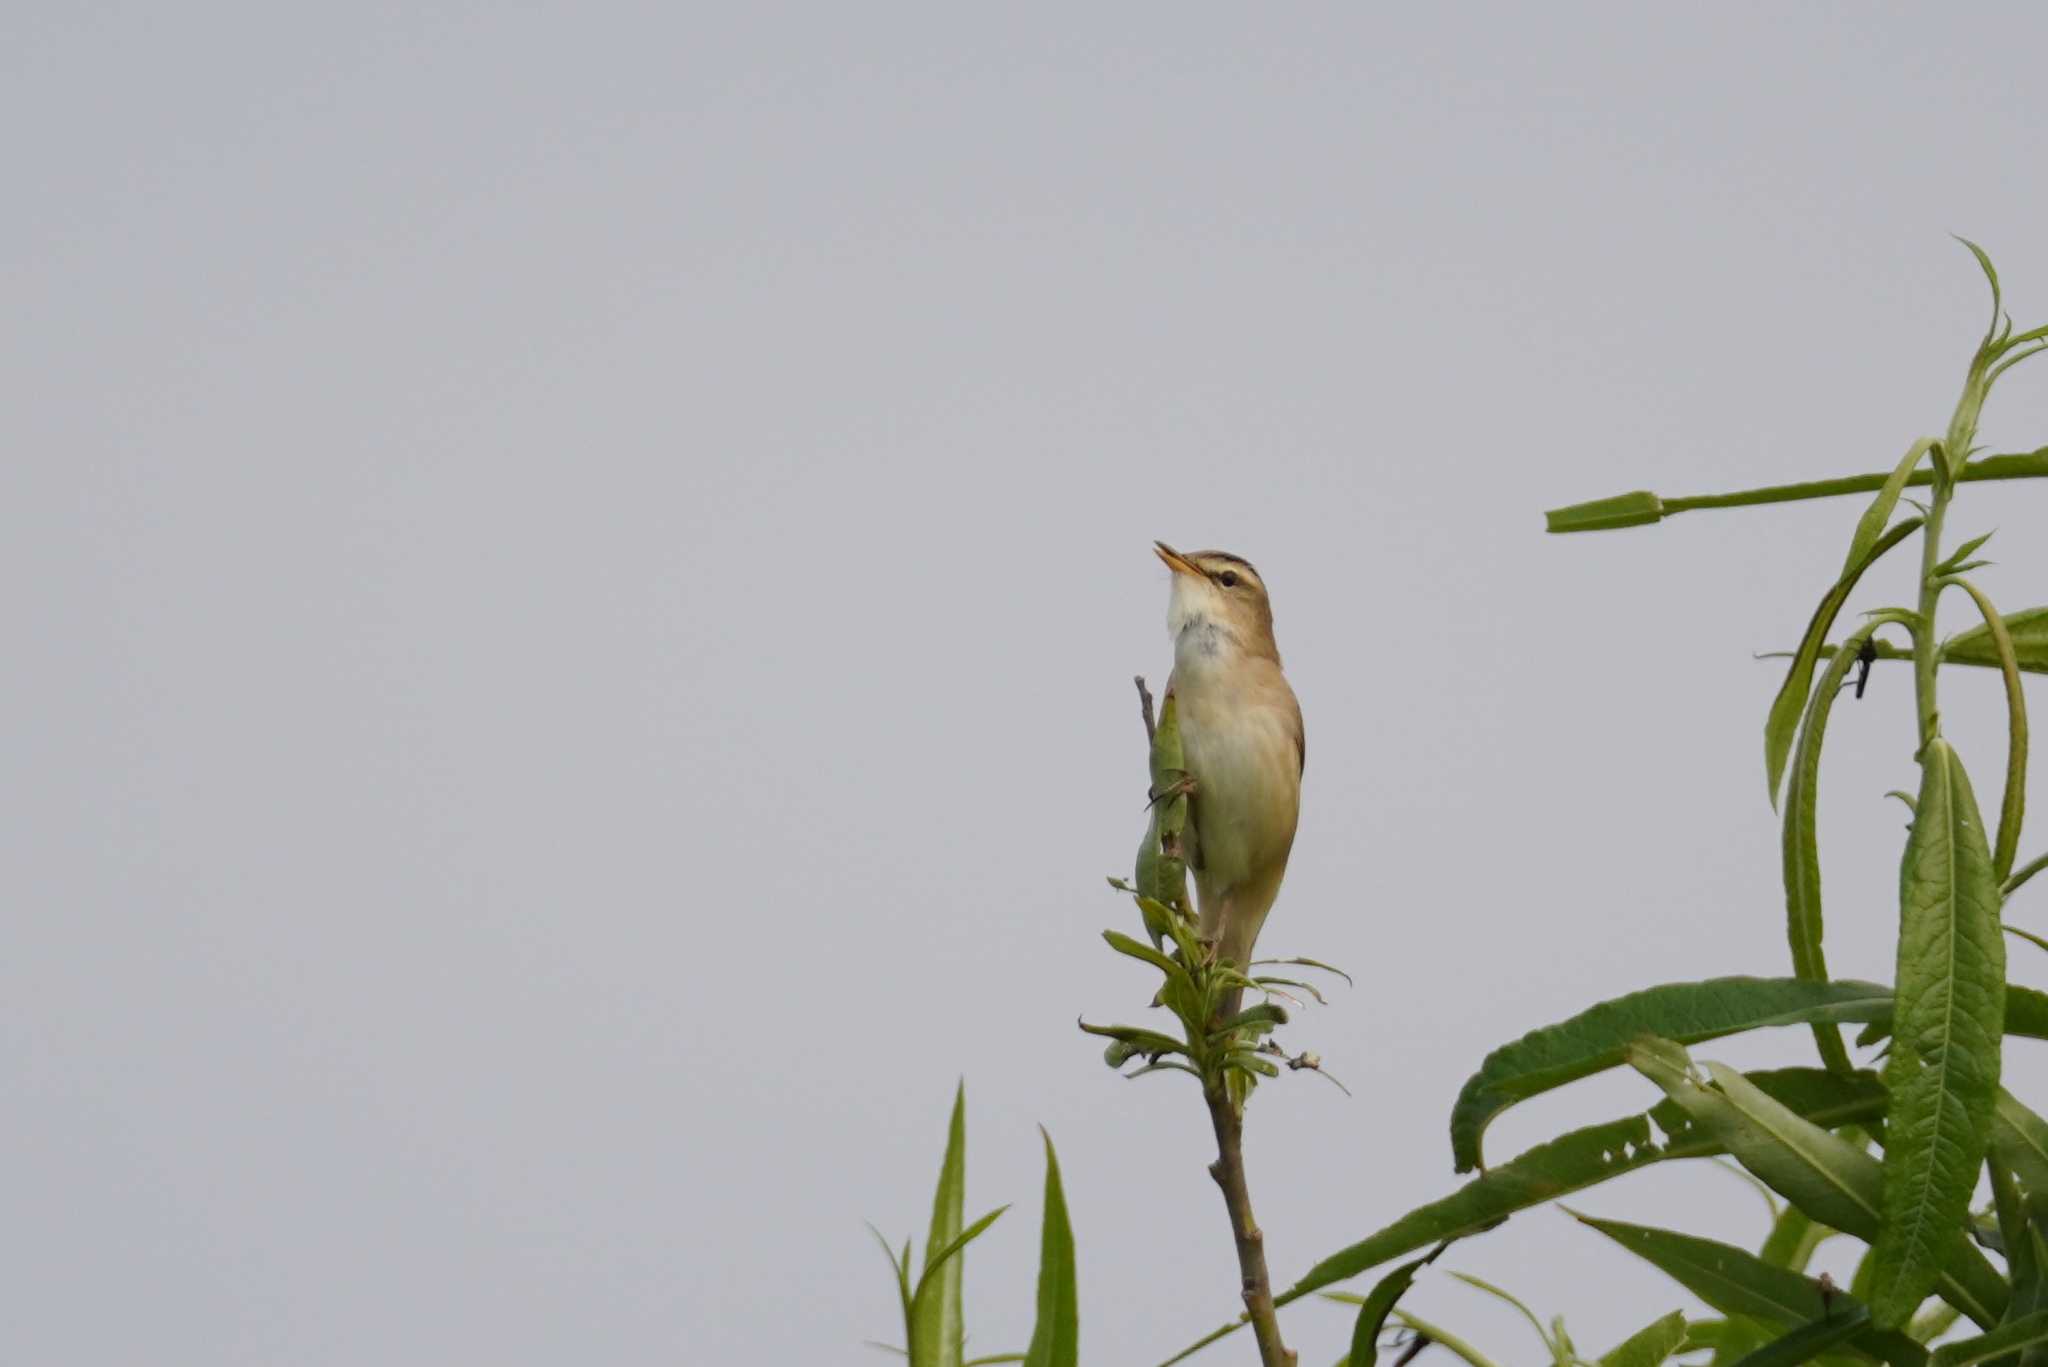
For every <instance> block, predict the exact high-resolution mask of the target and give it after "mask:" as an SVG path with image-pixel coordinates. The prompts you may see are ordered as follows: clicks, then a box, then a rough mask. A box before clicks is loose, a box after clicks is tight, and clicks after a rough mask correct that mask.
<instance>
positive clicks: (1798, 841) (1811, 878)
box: [1782, 446, 1920, 1073]
mask: <svg viewBox="0 0 2048 1367" xmlns="http://www.w3.org/2000/svg"><path fill="white" fill-rule="evenodd" d="M1918 449H1920V448H1919V447H1917V446H1916V447H1915V450H1918ZM1909 454H1910V453H1909ZM1904 468H1905V467H1902V472H1901V479H1902V480H1903V478H1904V474H1903V470H1904ZM1888 515H1889V513H1887V516H1888ZM1865 550H1866V551H1867V550H1868V548H1867V547H1866V548H1865ZM1882 625H1883V623H1881V622H1869V623H1866V624H1865V625H1864V626H1863V627H1861V628H1860V629H1858V630H1857V631H1856V632H1854V633H1852V634H1851V635H1850V636H1849V638H1848V639H1847V640H1846V641H1844V642H1843V643H1842V646H1841V648H1840V649H1839V650H1837V651H1836V652H1835V653H1834V656H1833V658H1832V659H1830V660H1829V661H1828V668H1827V672H1826V673H1825V674H1823V675H1822V676H1821V681H1820V687H1818V688H1816V689H1814V690H1813V694H1812V697H1811V698H1810V699H1809V700H1808V702H1807V704H1806V722H1805V725H1803V726H1802V727H1800V729H1799V745H1798V748H1797V750H1795V751H1794V753H1793V756H1792V776H1791V778H1790V779H1788V780H1787V781H1786V784H1785V821H1784V830H1783V839H1782V853H1783V864H1784V873H1785V936H1786V939H1787V940H1788V941H1789V942H1790V943H1791V946H1792V971H1793V972H1794V973H1796V974H1798V975H1799V976H1800V977H1801V978H1804V979H1807V980H1808V981H1810V982H1826V981H1827V977H1828V964H1827V956H1826V954H1825V953H1823V951H1822V948H1821V939H1822V918H1821V895H1820V839H1819V835H1818V826H1817V821H1818V816H1819V808H1820V755H1821V744H1822V741H1823V740H1824V739H1825V738H1826V736H1827V729H1828V716H1829V714H1830V713H1832V712H1833V711H1834V707H1835V699H1836V698H1838V697H1840V696H1841V693H1842V683H1843V680H1845V679H1846V678H1847V677H1848V674H1849V671H1850V670H1851V669H1853V668H1854V667H1855V666H1856V658H1857V654H1858V652H1859V651H1860V650H1861V649H1862V646H1863V643H1864V642H1866V641H1868V640H1869V639H1870V638H1871V635H1872V633H1874V632H1875V631H1877V630H1878V628H1879V627H1880V626H1882ZM1813 1038H1814V1043H1815V1044H1816V1045H1818V1046H1819V1048H1820V1056H1821V1061H1822V1062H1824V1063H1826V1064H1827V1065H1828V1067H1830V1068H1832V1069H1834V1070H1835V1071H1836V1072H1838V1073H1845V1072H1848V1071H1849V1066H1850V1065H1849V1051H1848V1050H1846V1049H1844V1048H1843V1047H1842V1033H1841V1031H1840V1030H1839V1029H1838V1028H1836V1026H1834V1025H1833V1024H1832V1023H1827V1024H1821V1023H1816V1024H1815V1025H1814V1027H1813Z"/></svg>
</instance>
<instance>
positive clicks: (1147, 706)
mask: <svg viewBox="0 0 2048 1367" xmlns="http://www.w3.org/2000/svg"><path fill="white" fill-rule="evenodd" d="M1131 682H1132V683H1134V684H1136V685H1137V686H1138V713H1139V715H1140V716H1142V717H1144V719H1145V739H1146V740H1147V741H1150V740H1151V739H1152V735H1153V732H1154V731H1156V730H1157V729H1158V728H1157V727H1156V726H1155V724H1154V723H1153V721H1152V690H1151V689H1149V688H1147V687H1145V676H1144V675H1143V674H1140V675H1138V676H1137V677H1136V678H1134V679H1132V680H1131Z"/></svg>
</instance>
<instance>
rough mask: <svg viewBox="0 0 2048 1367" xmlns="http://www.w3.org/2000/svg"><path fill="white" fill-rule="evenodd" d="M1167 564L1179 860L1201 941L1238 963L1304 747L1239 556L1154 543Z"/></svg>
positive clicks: (1283, 846) (1260, 593)
mask: <svg viewBox="0 0 2048 1367" xmlns="http://www.w3.org/2000/svg"><path fill="white" fill-rule="evenodd" d="M1153 545H1154V546H1155V547H1156V548H1157V550H1158V553H1159V558H1160V559H1161V560H1164V561H1165V562H1166V564H1167V568H1169V569H1171V570H1172V571H1173V590H1172V596H1171V597H1170V599H1169V600H1168V603H1167V609H1166V630H1167V634H1168V635H1169V636H1171V637H1172V638H1173V677H1172V678H1171V679H1169V680H1168V682H1167V685H1166V691H1167V693H1168V694H1169V695H1170V696H1172V697H1174V698H1176V699H1178V700H1179V715H1180V732H1181V742H1182V744H1183V745H1184V746H1185V748H1186V755H1187V768H1188V774H1189V775H1190V777H1192V778H1193V780H1194V793H1193V796H1192V798H1191V799H1190V802H1189V808H1188V815H1189V822H1188V826H1189V835H1190V836H1191V839H1190V840H1189V841H1188V846H1187V862H1188V868H1189V869H1190V870H1192V871H1193V873H1194V875H1195V904H1196V910H1197V911H1198V912H1199V913H1200V916H1201V933H1202V936H1203V938H1205V939H1208V940H1213V941H1214V942H1215V943H1216V945H1217V952H1218V954H1219V956H1220V957H1222V958H1226V959H1229V960H1231V961H1232V962H1233V963H1235V964H1237V965H1238V966H1239V967H1240V968H1241V967H1243V966H1244V965H1246V964H1248V963H1250V962H1251V956H1252V944H1253V942H1254V941H1255V940H1257V939H1258V935H1259V927H1260V926H1262V925H1264V924H1265V921H1266V913H1267V912H1269V911H1271V910H1272V909H1273V900H1274V899H1275V898H1276V897H1278V896H1279V895H1280V880H1281V879H1282V878H1284V877H1285V876H1286V874H1287V856H1288V853H1289V852H1290V851H1291V850H1292V849H1293V848H1294V827H1295V823H1296V822H1297V821H1298V820H1299V818H1300V816H1301V774H1302V769H1303V768H1304V766H1305V765H1306V763H1307V758H1308V749H1307V743H1306V741H1305V740H1304V737H1303V732H1302V727H1301V704H1300V703H1298V702H1296V701H1295V699H1294V690H1293V689H1292V688H1289V687H1288V686H1287V676H1286V675H1284V674H1282V673H1281V672H1280V649H1279V647H1278V646H1276V645H1275V644H1274V643H1273V605H1272V603H1271V601H1270V600H1269V599H1268V598H1267V597H1266V585H1265V583H1264V582H1263V581H1262V580H1261V579H1260V578H1259V572H1258V571H1257V570H1255V569H1253V568H1252V566H1251V564H1250V562H1248V561H1246V560H1244V559H1242V558H1241V557H1239V556H1235V555H1231V554H1229V553H1228V552H1225V551H1196V552H1194V553H1193V554H1191V555H1182V554H1181V553H1180V552H1179V551H1176V550H1175V549H1174V548H1173V547H1171V546H1169V545H1167V544H1166V543H1165V542H1164V541H1158V542H1154V543H1153Z"/></svg>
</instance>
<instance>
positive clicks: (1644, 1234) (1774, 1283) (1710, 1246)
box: [1573, 1212, 1927, 1367]
mask: <svg viewBox="0 0 2048 1367" xmlns="http://www.w3.org/2000/svg"><path fill="white" fill-rule="evenodd" d="M1573 1215H1574V1218H1576V1219H1577V1220H1578V1221H1579V1222H1580V1223H1581V1224H1583V1225H1586V1226H1588V1227H1589V1228H1591V1229H1596V1230H1598V1231H1599V1232H1600V1233H1602V1234H1605V1235H1606V1236H1607V1237H1608V1238H1610V1239H1612V1240H1614V1241H1615V1242H1616V1243H1618V1244H1620V1245H1621V1246H1622V1247H1623V1248H1625V1249H1627V1250H1628V1251H1629V1252H1631V1253H1634V1254H1635V1255H1636V1256H1637V1257H1639V1258H1642V1259H1643V1260H1644V1261H1646V1262H1648V1263H1650V1264H1651V1265H1652V1266H1654V1267H1656V1268H1657V1269H1658V1270H1659V1271H1661V1272H1663V1273H1664V1274H1665V1275H1667V1276H1669V1277H1671V1278H1672V1279H1673V1280H1674V1281H1676V1282H1678V1283H1679V1284H1680V1285H1681V1286H1683V1287H1685V1288H1686V1290H1688V1291H1690V1292H1692V1293H1693V1294H1694V1295H1695V1296H1698V1297H1699V1298H1700V1299H1701V1300H1703V1301H1705V1302H1706V1303H1707V1304H1708V1305H1710V1306H1712V1307H1713V1308H1714V1309H1716V1310H1718V1311H1720V1312H1721V1313H1722V1314H1724V1315H1748V1316H1752V1317H1754V1318H1756V1319H1760V1320H1764V1321H1766V1322H1768V1323H1771V1324H1775V1325H1779V1326H1782V1327H1786V1328H1790V1327H1794V1326H1798V1325H1803V1324H1806V1323H1808V1322H1809V1321H1812V1320H1817V1319H1822V1318H1824V1317H1826V1316H1829V1315H1831V1314H1832V1315H1849V1314H1853V1313H1855V1312H1856V1311H1859V1310H1863V1309H1864V1307H1863V1306H1861V1305H1859V1304H1858V1303H1857V1302H1856V1301H1855V1300H1853V1299H1852V1298H1850V1297H1848V1296H1846V1295H1843V1294H1841V1293H1839V1292H1838V1293H1836V1294H1835V1295H1834V1296H1833V1297H1831V1298H1827V1299H1824V1298H1823V1297H1822V1295H1821V1291H1820V1286H1819V1284H1818V1283H1817V1282H1815V1281H1814V1280H1813V1279H1812V1278H1810V1277H1804V1276H1801V1275H1800V1274H1798V1273H1796V1272H1788V1271H1787V1270H1785V1269H1784V1268H1782V1267H1772V1266H1771V1265H1770V1264H1769V1263H1767V1262H1764V1261H1763V1260H1762V1259H1760V1258H1758V1257H1757V1256H1756V1255H1755V1254H1753V1253H1750V1252H1748V1251H1747V1250H1745V1249H1740V1248H1737V1247H1735V1246H1734V1245H1733V1244H1724V1243H1718V1242H1716V1241H1715V1240H1712V1239H1701V1238H1698V1237H1696V1236H1694V1235H1690V1234H1679V1233H1676V1232H1675V1231H1672V1230H1668V1229H1655V1228H1652V1227H1650V1226H1647V1225H1632V1224H1625V1223H1623V1222H1621V1221H1619V1220H1599V1219H1595V1218H1593V1217H1592V1216H1588V1215H1579V1214H1578V1213H1577V1212H1573ZM1850 1343H1851V1345H1852V1346H1853V1347H1855V1348H1856V1349H1858V1350H1859V1351H1861V1352H1864V1353H1868V1354H1870V1355H1871V1356H1872V1357H1875V1358H1878V1359H1880V1360H1882V1361H1884V1362H1889V1363H1895V1364H1910V1367H1920V1364H1923V1363H1925V1362H1926V1360H1927V1355H1926V1350H1925V1349H1923V1348H1922V1347H1921V1346H1920V1345H1919V1344H1917V1343H1915V1342H1913V1341H1912V1340H1911V1339H1909V1338H1907V1337H1906V1336H1905V1335H1904V1334H1900V1333H1895V1332H1893V1333H1887V1332H1885V1331H1882V1330H1879V1329H1875V1328H1871V1327H1869V1326H1867V1325H1866V1326H1863V1327H1861V1328H1860V1329H1859V1330H1858V1332H1857V1333H1856V1334H1855V1335H1854V1336H1853V1337H1852V1338H1851V1339H1850Z"/></svg>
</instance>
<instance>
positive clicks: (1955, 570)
mask: <svg viewBox="0 0 2048 1367" xmlns="http://www.w3.org/2000/svg"><path fill="white" fill-rule="evenodd" d="M1995 535H1997V533H1996V532H1995V531H1990V532H1986V533H1984V535H1982V536H1973V537H1971V538H1970V539H1969V540H1968V541H1965V542H1964V543H1963V544H1962V545H1960V546H1958V547H1956V548H1955V549H1954V550H1952V551H1950V552H1949V553H1948V555H1947V556H1945V557H1943V559H1942V562H1941V563H1940V564H1939V565H1936V566H1935V567H1934V572H1935V574H1936V575H1938V576H1942V577H1946V576H1948V575H1952V574H1960V573H1962V568H1963V566H1964V565H1965V564H1968V565H1973V566H1974V565H1988V564H1990V563H1991V562H1990V561H1988V560H1971V559H1970V554H1971V552H1973V551H1977V550H1980V549H1982V547H1983V545H1984V543H1985V542H1987V541H1989V540H1990V539H1991V538H1992V537H1993V536H1995Z"/></svg>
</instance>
